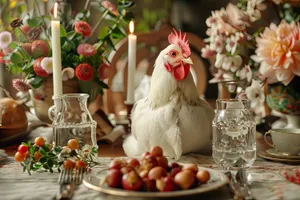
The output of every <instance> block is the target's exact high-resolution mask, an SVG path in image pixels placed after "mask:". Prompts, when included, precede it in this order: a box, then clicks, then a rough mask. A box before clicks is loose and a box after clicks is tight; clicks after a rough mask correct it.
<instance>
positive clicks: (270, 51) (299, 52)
mask: <svg viewBox="0 0 300 200" xmlns="http://www.w3.org/2000/svg"><path fill="white" fill-rule="evenodd" d="M299 39H300V26H299V23H291V24H288V23H287V22H285V21H282V22H281V23H280V24H279V25H278V26H276V25H275V24H273V23H272V24H271V25H270V27H267V28H266V29H265V30H264V32H263V33H262V34H261V35H260V37H258V38H256V42H257V49H256V51H255V53H256V55H254V56H252V59H253V60H254V61H256V62H258V63H260V68H259V72H260V74H261V76H262V78H263V79H267V83H275V82H282V83H283V84H284V85H288V84H289V83H290V82H291V81H292V79H293V78H294V76H295V75H297V76H300V42H299Z"/></svg>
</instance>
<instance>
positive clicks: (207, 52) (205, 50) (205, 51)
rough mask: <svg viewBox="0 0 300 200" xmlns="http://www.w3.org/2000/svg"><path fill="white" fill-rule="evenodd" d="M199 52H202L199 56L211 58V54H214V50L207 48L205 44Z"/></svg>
mask: <svg viewBox="0 0 300 200" xmlns="http://www.w3.org/2000/svg"><path fill="white" fill-rule="evenodd" d="M201 53H202V55H201V56H202V57H203V58H211V57H213V56H214V55H215V54H216V52H215V51H213V50H211V49H210V48H209V45H206V47H204V48H202V49H201Z"/></svg>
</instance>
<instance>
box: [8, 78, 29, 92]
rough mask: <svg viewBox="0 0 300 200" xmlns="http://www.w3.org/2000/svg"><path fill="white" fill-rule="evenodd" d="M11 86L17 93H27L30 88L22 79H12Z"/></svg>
mask: <svg viewBox="0 0 300 200" xmlns="http://www.w3.org/2000/svg"><path fill="white" fill-rule="evenodd" d="M12 85H13V87H14V88H15V89H16V90H18V91H19V92H28V90H30V89H31V87H30V86H29V85H28V84H27V83H26V82H25V81H24V80H22V79H14V80H13V81H12Z"/></svg>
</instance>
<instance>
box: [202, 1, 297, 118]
mask: <svg viewBox="0 0 300 200" xmlns="http://www.w3.org/2000/svg"><path fill="white" fill-rule="evenodd" d="M267 8H268V9H267ZM294 9H297V8H293V7H292V6H291V4H289V1H279V0H274V1H273V2H272V1H265V0H239V1H238V3H237V4H236V5H234V4H232V3H229V4H228V5H227V7H226V8H222V9H221V10H217V11H213V12H212V15H211V16H210V17H209V18H208V19H207V20H206V24H207V26H208V29H207V35H208V36H209V37H208V38H207V39H206V43H207V45H206V47H205V48H203V49H202V57H204V58H210V59H211V58H213V59H214V60H215V63H214V66H213V69H212V71H213V75H214V78H213V79H212V80H210V82H211V83H214V82H223V81H225V82H226V81H240V82H243V84H242V87H236V85H231V86H232V87H229V91H231V92H236V93H238V96H239V97H246V98H248V99H250V100H251V101H252V104H251V107H252V108H253V111H254V113H255V114H256V116H257V117H258V118H261V117H264V116H265V115H266V112H265V108H264V101H265V95H264V87H263V86H264V84H273V83H278V82H279V83H282V84H284V85H285V86H287V85H288V84H289V83H291V81H292V80H293V79H295V78H296V77H299V76H300V42H299V37H300V24H299V23H298V21H299V19H300V15H298V14H296V12H294V11H295V10H294ZM266 11H268V12H269V14H270V12H272V11H273V15H274V17H275V18H274V19H271V20H270V19H269V18H267V16H266ZM271 15H272V14H271ZM271 21H274V22H271ZM276 24H278V25H276Z"/></svg>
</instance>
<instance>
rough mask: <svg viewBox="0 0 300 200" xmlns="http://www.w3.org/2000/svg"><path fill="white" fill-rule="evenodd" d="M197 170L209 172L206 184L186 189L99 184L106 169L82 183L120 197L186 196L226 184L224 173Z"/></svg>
mask: <svg viewBox="0 0 300 200" xmlns="http://www.w3.org/2000/svg"><path fill="white" fill-rule="evenodd" d="M198 168H199V170H207V171H209V173H210V176H211V178H210V180H209V181H208V182H207V183H206V184H202V185H200V186H198V187H196V188H193V189H187V190H178V191H172V192H143V191H127V190H123V189H117V188H111V187H108V186H107V185H106V184H104V185H100V183H101V181H102V179H103V178H104V177H105V175H106V172H107V170H101V171H98V172H92V173H90V174H88V175H86V176H85V177H84V179H83V184H84V185H85V186H87V187H88V188H90V189H93V190H96V191H99V192H102V193H105V194H110V195H115V196H122V197H145V198H149V197H150V198H174V197H180V196H187V195H195V194H201V193H205V192H209V191H212V190H216V189H218V188H219V187H222V186H223V185H225V184H227V182H228V178H227V176H226V175H225V174H223V173H221V172H219V171H216V170H213V169H209V168H204V167H198Z"/></svg>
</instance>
